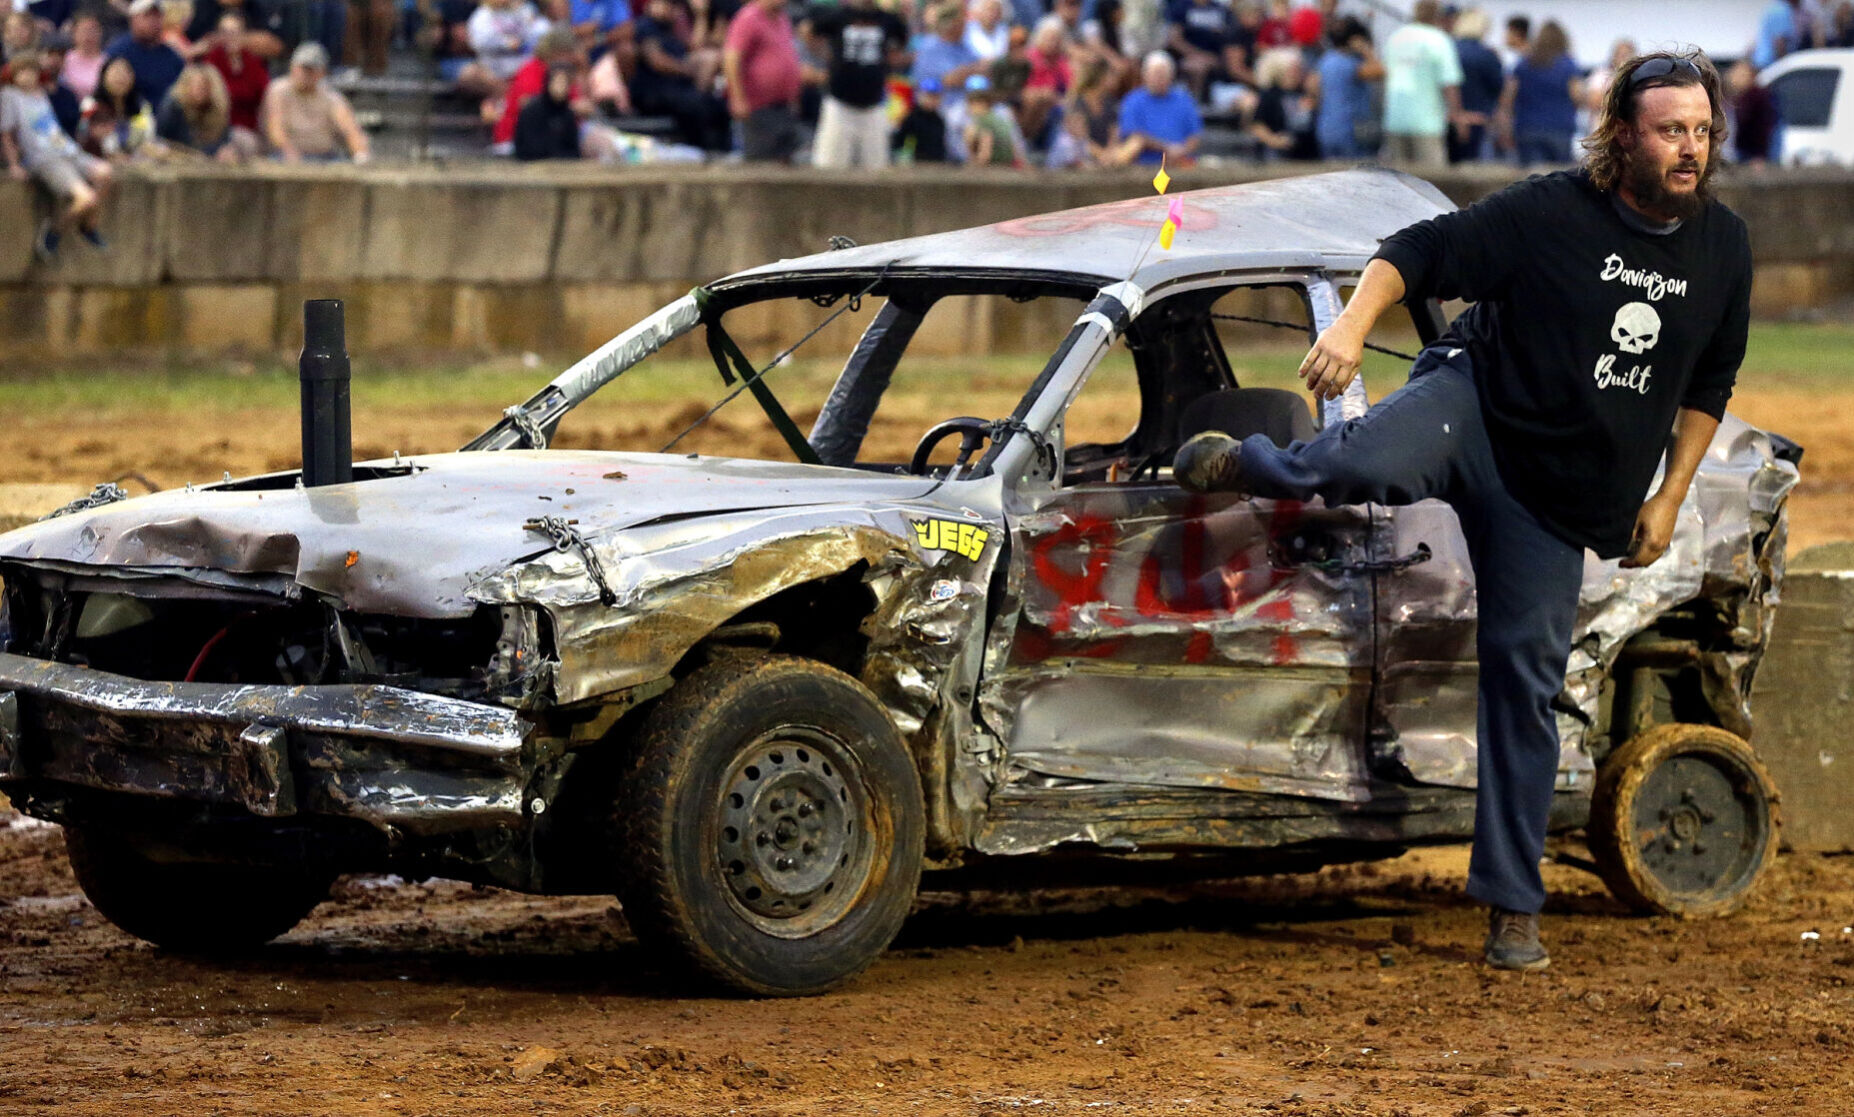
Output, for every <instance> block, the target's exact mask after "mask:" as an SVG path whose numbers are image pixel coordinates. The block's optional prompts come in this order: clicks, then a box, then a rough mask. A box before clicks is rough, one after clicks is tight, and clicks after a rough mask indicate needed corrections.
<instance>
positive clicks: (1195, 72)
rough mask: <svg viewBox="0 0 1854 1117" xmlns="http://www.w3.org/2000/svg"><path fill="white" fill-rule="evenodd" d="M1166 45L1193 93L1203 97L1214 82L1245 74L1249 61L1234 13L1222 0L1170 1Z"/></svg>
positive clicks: (1167, 8) (1166, 14)
mask: <svg viewBox="0 0 1854 1117" xmlns="http://www.w3.org/2000/svg"><path fill="white" fill-rule="evenodd" d="M1165 21H1166V23H1167V24H1168V30H1167V32H1166V42H1165V45H1166V46H1167V47H1168V48H1169V49H1170V50H1171V52H1172V54H1173V55H1174V56H1175V57H1176V58H1177V59H1178V68H1179V69H1180V70H1182V71H1183V72H1184V77H1185V83H1186V84H1188V85H1189V86H1190V87H1191V93H1192V96H1194V97H1196V98H1197V99H1198V100H1200V101H1201V100H1203V99H1204V97H1205V95H1206V93H1207V92H1208V90H1209V88H1210V83H1211V82H1213V81H1238V80H1242V78H1239V77H1238V75H1242V76H1243V77H1247V75H1248V73H1249V61H1248V58H1247V56H1246V55H1245V54H1244V51H1243V47H1242V46H1241V44H1240V41H1239V37H1238V33H1237V25H1236V16H1235V14H1234V13H1232V12H1231V11H1230V9H1229V6H1228V5H1227V4H1224V3H1222V2H1221V0H1170V3H1168V4H1167V5H1166V9H1165Z"/></svg>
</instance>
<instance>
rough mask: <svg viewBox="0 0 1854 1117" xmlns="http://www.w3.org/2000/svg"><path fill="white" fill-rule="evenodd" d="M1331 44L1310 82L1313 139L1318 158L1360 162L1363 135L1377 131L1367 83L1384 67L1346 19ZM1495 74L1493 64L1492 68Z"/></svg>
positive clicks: (1359, 27)
mask: <svg viewBox="0 0 1854 1117" xmlns="http://www.w3.org/2000/svg"><path fill="white" fill-rule="evenodd" d="M1333 38H1334V44H1333V45H1332V46H1330V47H1327V48H1326V52H1325V53H1324V54H1322V55H1320V61H1319V66H1318V68H1317V69H1316V70H1315V71H1314V73H1313V77H1312V79H1311V83H1312V84H1311V92H1312V94H1313V97H1314V99H1315V102H1316V104H1317V106H1318V107H1317V108H1316V109H1315V110H1314V127H1313V135H1314V140H1315V142H1317V143H1318V144H1319V148H1320V158H1322V159H1363V158H1364V157H1366V156H1367V155H1370V154H1371V153H1372V151H1373V149H1374V147H1373V145H1370V144H1368V143H1367V139H1368V138H1375V137H1370V136H1368V133H1371V132H1375V131H1376V130H1377V125H1376V122H1375V121H1374V120H1373V119H1372V116H1371V83H1372V82H1375V81H1379V80H1382V79H1383V77H1384V64H1383V63H1382V62H1379V61H1378V55H1377V51H1375V50H1374V49H1372V46H1371V33H1370V32H1369V31H1366V30H1365V25H1364V24H1362V23H1360V22H1358V20H1356V19H1352V18H1350V17H1347V18H1346V19H1345V21H1344V22H1342V23H1340V24H1339V26H1338V30H1337V31H1336V32H1335V33H1334V36H1333ZM1494 65H1495V67H1496V72H1497V69H1498V66H1499V62H1498V60H1495V63H1494Z"/></svg>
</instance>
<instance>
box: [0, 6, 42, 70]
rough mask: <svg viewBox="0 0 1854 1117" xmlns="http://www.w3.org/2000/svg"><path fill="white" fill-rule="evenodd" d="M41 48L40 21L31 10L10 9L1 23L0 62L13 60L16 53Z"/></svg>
mask: <svg viewBox="0 0 1854 1117" xmlns="http://www.w3.org/2000/svg"><path fill="white" fill-rule="evenodd" d="M38 49H39V22H38V20H36V19H33V18H32V13H31V12H18V11H9V12H7V13H6V22H5V24H4V25H0V62H11V61H12V60H13V56H14V55H16V54H24V53H26V52H27V51H34V52H36V51H37V50H38Z"/></svg>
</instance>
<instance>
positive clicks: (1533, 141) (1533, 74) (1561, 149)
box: [1500, 19, 1584, 167]
mask: <svg viewBox="0 0 1854 1117" xmlns="http://www.w3.org/2000/svg"><path fill="white" fill-rule="evenodd" d="M1583 99H1584V79H1583V73H1582V72H1581V71H1580V70H1578V68H1577V63H1575V62H1573V61H1571V42H1570V39H1569V38H1567V37H1566V36H1565V33H1564V28H1562V27H1560V26H1559V25H1558V21H1557V20H1555V19H1548V20H1546V21H1545V23H1544V25H1543V26H1542V27H1540V28H1539V33H1538V34H1537V35H1535V36H1533V39H1532V47H1531V49H1529V50H1527V51H1526V56H1525V57H1524V58H1521V59H1520V60H1519V65H1517V66H1515V67H1513V75H1512V76H1511V77H1509V78H1507V79H1506V90H1505V92H1504V93H1502V94H1501V97H1500V122H1501V131H1502V132H1504V133H1505V136H1506V141H1507V146H1508V147H1510V148H1512V149H1513V151H1514V153H1515V154H1516V155H1517V156H1518V158H1519V165H1520V166H1522V167H1529V166H1532V165H1534V164H1538V163H1550V164H1557V163H1569V162H1571V161H1572V155H1571V140H1572V138H1573V137H1574V136H1576V134H1577V106H1578V105H1579V104H1581V103H1582V102H1583Z"/></svg>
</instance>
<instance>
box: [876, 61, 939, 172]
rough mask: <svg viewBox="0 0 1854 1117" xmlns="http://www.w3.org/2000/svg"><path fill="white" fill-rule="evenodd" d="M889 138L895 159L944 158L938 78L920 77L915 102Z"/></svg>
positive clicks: (931, 160) (928, 160) (932, 160)
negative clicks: (890, 138)
mask: <svg viewBox="0 0 1854 1117" xmlns="http://www.w3.org/2000/svg"><path fill="white" fill-rule="evenodd" d="M890 142H891V144H892V146H893V147H894V149H895V154H896V157H897V161H898V162H902V163H944V162H946V118H945V117H943V116H941V115H940V79H938V78H923V79H921V83H920V85H919V86H917V87H916V88H915V90H914V104H913V106H912V107H911V108H909V109H908V113H907V115H906V116H904V117H902V118H901V123H900V124H899V125H897V126H896V128H895V134H894V137H893V139H892V140H891V141H890Z"/></svg>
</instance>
